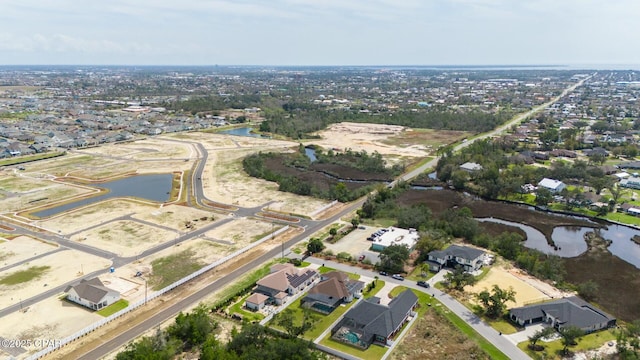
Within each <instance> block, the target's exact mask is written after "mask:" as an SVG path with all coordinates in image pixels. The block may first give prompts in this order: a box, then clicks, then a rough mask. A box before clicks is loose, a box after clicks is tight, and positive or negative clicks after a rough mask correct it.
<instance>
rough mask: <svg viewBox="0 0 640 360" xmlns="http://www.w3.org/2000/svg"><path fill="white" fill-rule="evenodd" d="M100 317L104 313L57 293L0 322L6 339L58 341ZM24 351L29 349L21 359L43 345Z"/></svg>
mask: <svg viewBox="0 0 640 360" xmlns="http://www.w3.org/2000/svg"><path fill="white" fill-rule="evenodd" d="M101 319H103V317H102V316H100V315H97V314H95V313H93V312H92V311H91V310H89V309H85V308H83V307H82V306H79V305H75V304H72V303H70V302H67V301H64V300H61V299H59V298H58V297H57V296H54V297H50V298H48V299H46V300H43V301H41V302H39V303H37V304H34V305H32V306H30V307H29V308H28V309H27V311H26V312H21V311H16V312H14V313H12V314H9V315H7V316H4V317H3V318H2V321H1V322H0V336H2V337H3V338H5V339H51V340H58V339H61V338H63V337H64V336H67V335H70V334H73V333H74V332H76V331H78V330H80V329H82V328H84V327H86V326H89V325H91V324H92V323H94V322H96V321H99V320H101ZM63 334H64V335H63ZM25 350H27V352H25V353H23V354H21V356H20V358H24V357H25V356H27V355H28V354H29V353H33V352H36V351H38V350H41V348H36V347H35V346H32V347H31V348H27V349H25Z"/></svg>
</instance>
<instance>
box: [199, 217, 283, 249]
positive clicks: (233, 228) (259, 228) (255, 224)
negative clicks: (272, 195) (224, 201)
mask: <svg viewBox="0 0 640 360" xmlns="http://www.w3.org/2000/svg"><path fill="white" fill-rule="evenodd" d="M281 227H282V226H281V225H278V224H273V223H270V222H267V221H262V220H258V219H255V218H238V219H235V220H233V221H231V222H229V223H226V224H224V225H222V226H219V227H217V228H215V229H213V230H211V231H208V232H206V233H205V236H206V237H207V238H209V239H212V240H218V241H220V242H221V243H222V244H229V246H231V247H233V248H234V249H240V248H243V247H245V246H248V245H249V244H251V243H252V242H255V241H257V240H260V238H262V237H264V236H266V235H268V234H270V233H272V232H273V231H277V230H278V229H280V228H281Z"/></svg>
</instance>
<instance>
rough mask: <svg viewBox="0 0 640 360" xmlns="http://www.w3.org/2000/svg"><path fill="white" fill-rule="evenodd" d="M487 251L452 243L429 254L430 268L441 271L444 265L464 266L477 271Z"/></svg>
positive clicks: (452, 266)
mask: <svg viewBox="0 0 640 360" xmlns="http://www.w3.org/2000/svg"><path fill="white" fill-rule="evenodd" d="M484 254H485V252H484V251H482V250H479V249H476V248H472V247H468V246H460V245H451V246H449V247H448V248H446V249H444V250H434V251H432V252H430V253H429V254H428V255H427V256H428V258H427V264H428V265H429V270H431V271H436V272H437V271H440V270H441V269H442V268H444V267H449V268H454V267H456V266H462V267H463V268H464V270H465V271H476V270H479V269H480V268H481V267H482V264H483V263H484Z"/></svg>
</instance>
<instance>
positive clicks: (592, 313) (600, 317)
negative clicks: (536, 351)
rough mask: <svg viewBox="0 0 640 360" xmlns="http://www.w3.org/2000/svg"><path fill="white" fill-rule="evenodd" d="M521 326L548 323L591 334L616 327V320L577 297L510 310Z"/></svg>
mask: <svg viewBox="0 0 640 360" xmlns="http://www.w3.org/2000/svg"><path fill="white" fill-rule="evenodd" d="M509 318H510V319H511V321H513V322H515V323H517V324H518V325H520V326H526V325H530V324H536V323H547V324H549V325H551V326H553V327H554V328H556V329H558V330H559V329H562V328H566V327H569V326H576V327H578V328H580V329H582V330H583V331H585V332H587V333H590V332H594V331H597V330H601V329H606V328H609V327H612V326H615V325H616V319H615V318H614V317H612V316H611V315H609V314H607V313H605V312H604V311H602V310H600V309H598V308H597V307H595V306H593V305H591V304H589V303H588V302H586V301H584V300H582V299H580V298H579V297H577V296H572V297H568V298H564V299H559V300H554V301H550V302H547V303H542V304H536V305H529V306H523V307H519V308H513V309H511V310H509Z"/></svg>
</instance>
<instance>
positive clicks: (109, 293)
mask: <svg viewBox="0 0 640 360" xmlns="http://www.w3.org/2000/svg"><path fill="white" fill-rule="evenodd" d="M65 292H66V293H67V299H68V300H70V301H73V302H74V303H76V304H80V305H82V306H86V307H88V308H89V309H93V310H100V309H102V308H104V307H107V306H109V305H111V304H113V303H114V302H116V301H118V300H119V299H120V293H119V292H117V291H115V290H113V289H109V288H108V287H106V286H104V284H103V283H102V281H100V279H98V278H93V279H91V280H84V279H83V280H81V281H80V283H79V284H78V285H74V286H69V287H67V289H66V290H65Z"/></svg>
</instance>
